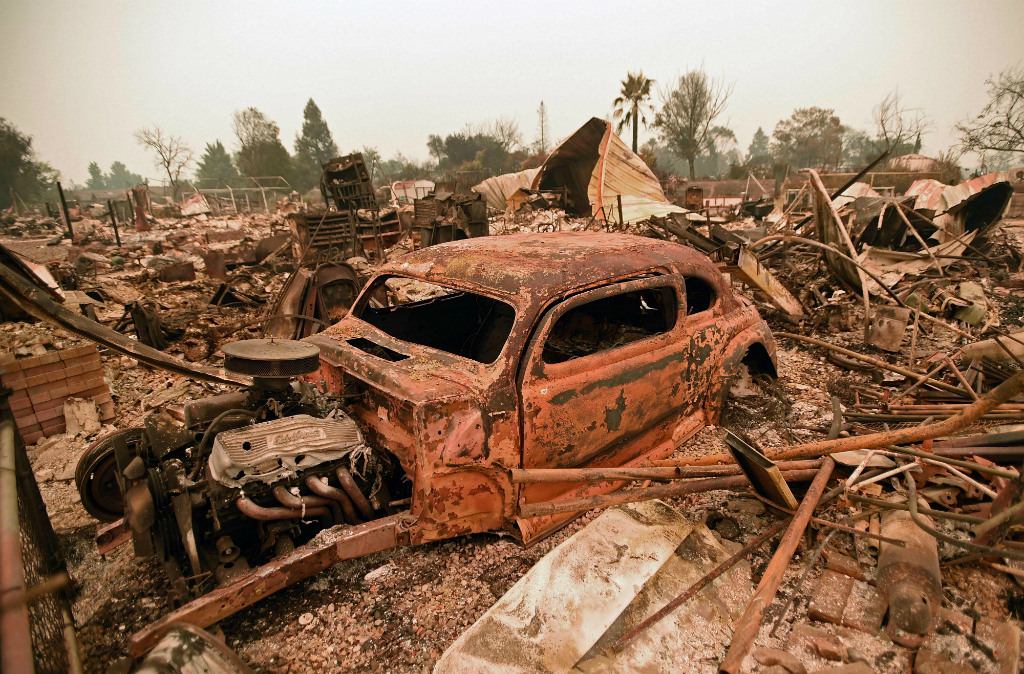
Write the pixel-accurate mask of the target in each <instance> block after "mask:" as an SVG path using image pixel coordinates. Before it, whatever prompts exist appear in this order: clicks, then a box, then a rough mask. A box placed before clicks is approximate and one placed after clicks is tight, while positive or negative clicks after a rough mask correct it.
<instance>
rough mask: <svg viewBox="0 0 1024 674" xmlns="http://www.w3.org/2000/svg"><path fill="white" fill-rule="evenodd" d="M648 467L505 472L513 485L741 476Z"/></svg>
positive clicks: (802, 464) (793, 465) (800, 466)
mask: <svg viewBox="0 0 1024 674" xmlns="http://www.w3.org/2000/svg"><path fill="white" fill-rule="evenodd" d="M651 463H652V467H647V466H641V467H639V468H513V469H512V470H510V471H509V474H510V476H511V480H512V483H513V484H531V483H536V482H605V481H608V480H615V481H617V480H678V479H681V478H695V477H726V476H729V475H742V471H740V467H739V466H736V465H732V466H709V467H685V466H660V465H657V466H655V465H653V464H661V463H663V462H661V461H657V462H654V461H652V462H651ZM776 465H778V467H779V470H807V469H811V468H818V467H820V466H821V460H820V459H810V460H806V461H783V462H782V463H779V464H776Z"/></svg>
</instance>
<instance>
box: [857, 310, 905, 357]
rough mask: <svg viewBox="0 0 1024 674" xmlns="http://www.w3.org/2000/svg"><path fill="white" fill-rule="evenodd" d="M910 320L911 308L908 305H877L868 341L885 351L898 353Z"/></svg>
mask: <svg viewBox="0 0 1024 674" xmlns="http://www.w3.org/2000/svg"><path fill="white" fill-rule="evenodd" d="M909 321H910V309H908V308H907V307H885V306H883V307H875V315H874V317H873V318H872V319H871V329H870V332H869V333H868V342H867V343H868V344H871V345H872V346H877V347H878V348H879V349H882V350H883V351H889V352H890V353H898V352H899V350H900V344H901V343H902V342H903V334H904V333H905V332H906V331H907V323H908V322H909Z"/></svg>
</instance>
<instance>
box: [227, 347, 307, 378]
mask: <svg viewBox="0 0 1024 674" xmlns="http://www.w3.org/2000/svg"><path fill="white" fill-rule="evenodd" d="M220 350H221V351H222V352H223V353H224V369H225V370H227V371H228V372H232V373H234V374H243V375H247V376H250V377H256V378H259V379H287V378H292V377H300V376H302V375H304V374H311V373H313V372H316V371H317V369H318V368H319V367H320V347H318V346H316V345H315V344H309V343H308V342H299V341H296V340H292V339H243V340H241V341H238V342H230V343H228V344H225V345H224V346H222V347H220Z"/></svg>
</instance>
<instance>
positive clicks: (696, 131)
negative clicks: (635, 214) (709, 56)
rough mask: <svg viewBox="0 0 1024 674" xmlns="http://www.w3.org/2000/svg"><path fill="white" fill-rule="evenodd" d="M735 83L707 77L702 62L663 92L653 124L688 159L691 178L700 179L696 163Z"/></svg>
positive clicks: (670, 147)
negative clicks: (695, 168) (696, 170)
mask: <svg viewBox="0 0 1024 674" xmlns="http://www.w3.org/2000/svg"><path fill="white" fill-rule="evenodd" d="M732 87H733V85H731V84H728V85H727V84H726V83H725V82H724V81H722V80H717V79H715V78H712V77H708V74H707V73H706V72H705V71H704V66H703V65H702V66H701V67H700V68H695V69H693V70H690V71H689V72H687V73H686V74H685V75H681V76H680V77H679V79H678V80H677V81H676V84H675V87H674V88H672V89H669V90H668V91H667V92H664V93H663V94H662V103H661V110H659V111H658V114H657V115H655V117H654V125H655V126H656V127H657V128H658V132H659V135H660V136H661V139H662V141H663V142H664V143H665V144H666V145H667V146H668V147H669V149H670V150H672V151H673V152H675V153H676V154H677V155H679V156H680V157H683V158H684V159H686V163H687V164H688V165H689V169H690V180H696V179H697V174H696V172H695V170H694V164H695V163H696V160H697V157H698V156H700V155H701V154H703V153H704V152H705V151H706V150H707V145H708V139H709V137H710V136H711V130H712V128H713V127H714V123H715V120H716V119H718V117H719V116H720V115H721V114H722V113H723V112H724V111H725V106H726V104H727V103H728V101H729V96H730V95H731V94H732Z"/></svg>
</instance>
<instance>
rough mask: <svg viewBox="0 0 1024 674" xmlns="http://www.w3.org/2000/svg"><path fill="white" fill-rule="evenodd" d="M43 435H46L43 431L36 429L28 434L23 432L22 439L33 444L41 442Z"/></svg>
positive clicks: (27, 443)
mask: <svg viewBox="0 0 1024 674" xmlns="http://www.w3.org/2000/svg"><path fill="white" fill-rule="evenodd" d="M43 437H44V436H43V432H42V431H34V432H32V433H28V434H26V433H22V434H21V441H22V442H24V443H25V444H26V445H31V444H32V443H33V442H39V441H40V440H42V439H43Z"/></svg>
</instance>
